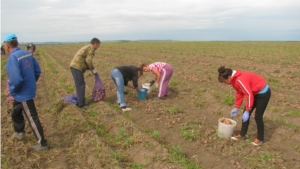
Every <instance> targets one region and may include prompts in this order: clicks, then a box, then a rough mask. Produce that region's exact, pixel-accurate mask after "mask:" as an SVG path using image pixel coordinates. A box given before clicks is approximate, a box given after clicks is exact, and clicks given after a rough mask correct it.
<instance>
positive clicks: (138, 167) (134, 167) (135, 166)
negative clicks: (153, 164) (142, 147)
mask: <svg viewBox="0 0 300 169" xmlns="http://www.w3.org/2000/svg"><path fill="white" fill-rule="evenodd" d="M143 167H144V166H143V165H141V164H139V163H133V164H131V169H142V168H143Z"/></svg>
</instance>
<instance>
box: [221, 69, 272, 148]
mask: <svg viewBox="0 0 300 169" xmlns="http://www.w3.org/2000/svg"><path fill="white" fill-rule="evenodd" d="M218 72H219V77H218V80H219V82H221V83H225V84H229V85H232V87H233V88H234V89H235V91H236V96H235V102H234V104H235V107H234V109H232V111H231V116H236V115H237V113H238V109H239V108H240V107H241V105H242V103H243V100H244V98H246V107H245V108H244V113H243V119H242V120H243V123H242V128H241V133H240V134H238V135H237V136H235V137H231V139H233V140H241V139H245V136H246V134H247V131H248V127H249V123H250V118H249V117H250V116H251V114H252V112H253V110H254V109H256V111H255V117H254V118H255V121H256V125H257V138H256V139H255V140H254V141H253V142H252V143H251V144H253V145H261V144H263V142H264V121H263V115H264V112H265V110H266V108H267V105H268V103H269V100H270V97H271V89H270V87H269V85H268V84H267V82H266V80H265V79H264V78H263V77H261V76H259V75H257V74H254V73H251V72H241V71H240V70H232V69H230V68H225V67H224V66H221V67H220V68H219V69H218Z"/></svg>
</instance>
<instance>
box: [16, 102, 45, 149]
mask: <svg viewBox="0 0 300 169" xmlns="http://www.w3.org/2000/svg"><path fill="white" fill-rule="evenodd" d="M22 110H23V111H24V114H25V116H26V118H27V120H28V122H29V125H30V127H31V129H32V131H33V133H34V136H35V138H36V139H37V141H38V143H39V144H41V145H42V146H45V145H47V140H46V139H45V138H44V131H43V127H42V125H41V122H40V119H39V117H38V114H37V112H36V108H35V104H34V101H33V99H31V100H28V101H26V102H18V101H14V102H13V108H12V114H11V117H12V121H13V126H14V130H15V132H18V133H19V132H25V131H24V128H25V122H24V116H23V113H22Z"/></svg>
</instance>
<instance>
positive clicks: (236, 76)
mask: <svg viewBox="0 0 300 169" xmlns="http://www.w3.org/2000/svg"><path fill="white" fill-rule="evenodd" d="M230 84H231V85H232V86H233V88H234V89H235V91H236V96H235V102H234V104H235V107H236V108H240V107H241V105H242V103H243V98H246V111H247V112H250V110H251V109H252V107H253V102H254V95H256V94H258V93H259V92H260V91H261V90H263V89H264V88H265V87H266V85H267V83H266V80H265V79H264V78H263V77H261V76H259V75H257V74H254V73H251V72H241V71H239V70H236V71H233V73H232V76H231V79H230Z"/></svg>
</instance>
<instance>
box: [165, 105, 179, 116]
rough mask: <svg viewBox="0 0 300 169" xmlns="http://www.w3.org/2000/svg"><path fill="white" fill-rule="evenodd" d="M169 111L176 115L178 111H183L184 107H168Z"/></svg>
mask: <svg viewBox="0 0 300 169" xmlns="http://www.w3.org/2000/svg"><path fill="white" fill-rule="evenodd" d="M167 112H168V113H170V114H172V115H174V114H177V113H181V112H182V109H181V108H180V107H175V106H174V107H170V108H168V109H167Z"/></svg>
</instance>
